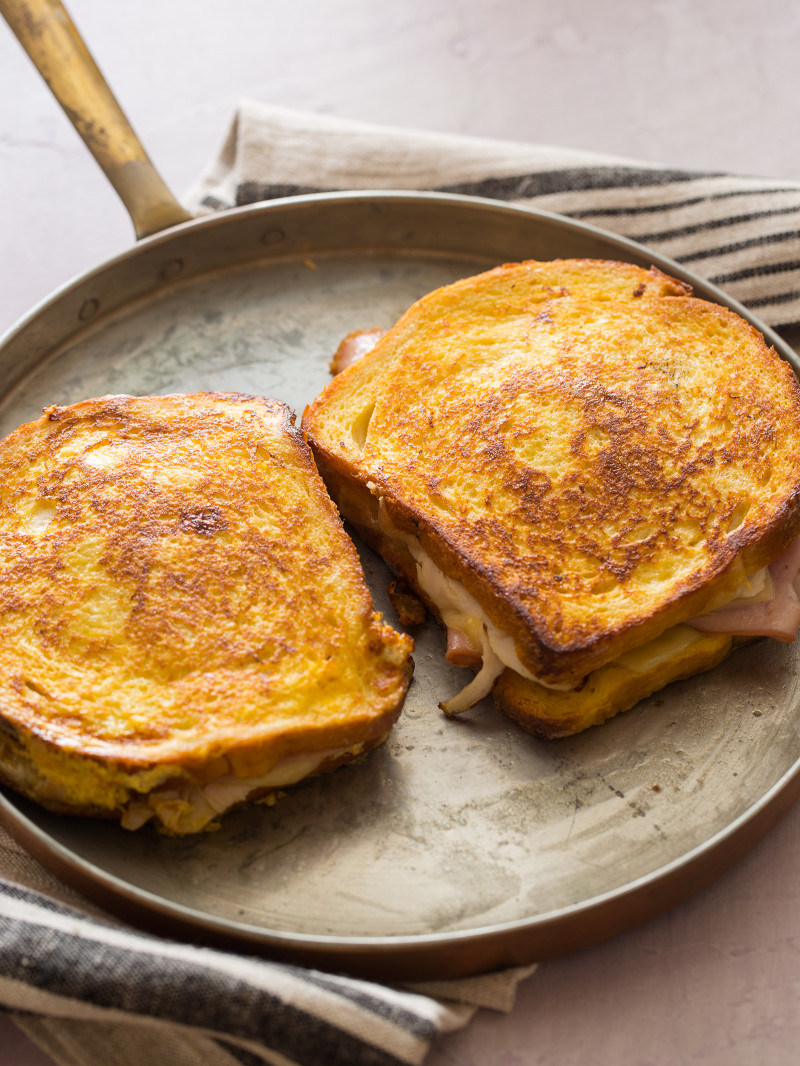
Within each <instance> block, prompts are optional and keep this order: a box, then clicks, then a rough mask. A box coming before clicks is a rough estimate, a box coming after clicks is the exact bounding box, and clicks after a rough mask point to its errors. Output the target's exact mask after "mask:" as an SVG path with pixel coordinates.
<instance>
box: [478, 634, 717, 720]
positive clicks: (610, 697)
mask: <svg viewBox="0 0 800 1066" xmlns="http://www.w3.org/2000/svg"><path fill="white" fill-rule="evenodd" d="M732 648H733V640H732V638H731V637H730V636H728V635H726V634H724V633H706V634H703V635H702V636H698V637H697V640H696V641H695V642H694V643H693V644H692V645H691V646H690V647H689V648H687V649H686V650H685V651H684V652H683V653H682V654H679V655H676V656H675V657H673V658H671V659H669V660H668V661H666V662H663V663H660V664H658V665H657V666H656V667H654V668H653V669H649V670H645V671H642V672H641V673H637V672H636V671H634V670H631V669H628V668H626V667H625V666H623V665H621V664H620V663H608V664H607V665H606V666H601V667H600V669H599V670H595V671H594V673H592V674H590V675H589V677H588V678H587V679H586V683H585V684H584V685H583V686H582V687H581V688H580V689H578V690H577V691H574V692H558V691H555V690H554V689H546V688H543V687H542V685H537V684H536V682H535V681H527V680H526V679H525V678H524V677H520V676H519V674H515V673H514V672H513V670H506V671H504V672H503V674H502V675H501V676H500V677H499V678H498V681H497V684H496V685H495V688H494V692H493V695H494V700H495V703H496V704H497V706H498V707H500V708H501V710H503V711H505V713H506V714H507V715H508V716H509V718H512V719H513V720H514V721H515V722H517V724H518V725H520V726H522V728H523V729H524V730H525V731H526V732H527V733H532V734H533V735H534V736H537V737H542V738H544V739H546V740H554V739H556V738H559V737H569V736H572V735H573V734H575V733H580V732H582V731H583V730H584V729H589V728H590V726H594V725H601V724H602V723H603V722H606V721H608V719H609V718H613V717H614V716H615V715H617V714H620V713H621V712H622V711H627V710H629V709H630V708H631V707H633V706H635V705H636V704H637V703H639V701H640V700H643V699H645V698H646V697H647V696H650V695H652V693H654V692H658V691H660V690H661V689H662V688H664V686H665V685H669V684H671V683H672V682H673V681H681V680H683V679H684V678H687V677H694V675H695V674H699V673H701V672H703V671H704V670H711V669H713V668H714V667H715V666H718V665H719V663H721V662H722V660H723V659H724V658H725V657H726V656H727V655H729V654H730V652H731V650H732Z"/></svg>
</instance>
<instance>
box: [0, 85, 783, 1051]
mask: <svg viewBox="0 0 800 1066" xmlns="http://www.w3.org/2000/svg"><path fill="white" fill-rule="evenodd" d="M358 188H362V189H436V190H440V191H445V192H456V193H463V194H471V195H477V196H483V197H490V198H496V199H499V200H503V201H505V202H509V203H515V204H527V205H533V206H536V207H540V208H543V209H545V210H548V211H554V212H558V213H563V214H566V215H570V216H572V217H573V218H579V219H585V220H587V221H590V222H592V223H593V224H595V225H598V226H601V227H602V228H605V229H608V230H611V231H614V232H616V233H618V234H621V235H623V236H626V237H630V238H633V239H635V240H638V241H640V242H642V243H644V244H647V245H650V246H651V247H653V248H654V249H656V250H657V251H659V252H661V253H663V254H665V255H668V256H671V257H672V258H674V259H676V260H678V261H680V262H681V263H684V264H686V265H687V266H689V267H691V268H692V269H693V270H694V271H696V272H697V273H698V274H701V275H703V276H704V277H706V278H707V279H709V280H710V281H713V282H716V283H717V284H718V285H720V286H722V287H723V288H725V289H727V290H728V291H729V292H730V293H731V295H732V296H734V297H735V298H736V299H738V300H740V301H741V302H742V303H744V304H746V305H747V306H748V307H750V308H751V309H753V310H754V311H755V312H756V313H757V314H758V315H759V316H760V317H761V318H762V319H763V320H764V321H765V322H766V323H768V324H769V325H772V326H775V327H788V326H792V325H796V324H798V323H800V183H793V182H787V181H772V180H769V179H767V178H753V177H737V176H732V175H727V174H721V173H705V172H703V173H699V172H692V171H686V170H675V169H667V168H664V167H659V166H656V165H653V164H649V163H638V162H635V161H631V160H626V159H620V158H616V157H611V156H600V155H597V154H590V153H585V152H580V151H575V150H568V149H559V148H554V147H542V146H533V145H524V144H516V143H513V142H505V141H487V140H483V139H478V138H471V137H461V136H454V135H444V134H439V133H425V132H414V131H405V130H396V129H383V128H379V127H374V126H370V125H366V124H363V123H356V122H347V121H342V120H338V119H332V118H328V117H320V116H317V115H308V114H300V113H295V112H291V111H286V110H284V109H281V108H276V107H268V106H265V105H262V104H258V103H254V102H250V101H245V102H243V103H242V104H241V106H240V107H239V109H238V110H237V113H236V115H235V117H234V120H233V123H232V126H231V129H230V133H229V134H228V136H227V139H226V140H225V143H224V145H223V147H222V150H221V152H220V153H219V156H218V157H217V158H216V159H215V160H214V161H213V162H212V164H211V165H210V166H209V168H208V170H207V171H206V173H205V174H204V175H202V177H201V178H200V179H199V180H198V182H197V183H196V185H195V186H194V187H193V188H192V189H191V190H190V192H189V193H188V194H187V197H186V198H185V199H186V203H187V206H189V208H190V209H191V210H194V211H196V212H198V213H200V212H210V211H218V210H224V209H226V208H229V207H233V206H238V205H242V204H247V203H253V202H256V201H259V200H266V199H274V198H277V197H281V196H286V195H293V194H297V193H305V192H315V191H330V190H337V189H358ZM0 945H1V947H0V1008H4V1009H5V1010H6V1011H7V1012H10V1013H11V1014H12V1016H13V1017H14V1018H15V1020H16V1021H17V1024H19V1025H20V1026H21V1027H22V1028H23V1029H24V1030H25V1032H27V1033H28V1034H29V1035H30V1036H31V1038H32V1039H33V1040H35V1041H36V1042H37V1043H38V1044H40V1046H41V1047H42V1048H44V1049H45V1051H47V1052H48V1054H49V1055H51V1056H52V1057H53V1059H55V1061H56V1062H58V1063H59V1064H61V1066H98V1064H100V1063H103V1064H104V1063H107V1062H113V1063H115V1066H162V1064H163V1066H167V1064H168V1066H241V1064H244V1066H260V1064H262V1063H270V1064H278V1066H287V1064H288V1066H291V1064H293V1063H297V1064H300V1066H304V1064H309V1066H312V1064H313V1066H325V1064H336V1066H338V1064H345V1063H346V1064H347V1066H361V1064H363V1066H399V1064H407V1063H422V1062H423V1061H424V1059H425V1057H426V1054H427V1052H428V1049H429V1047H430V1043H431V1040H432V1039H433V1037H434V1036H435V1035H436V1034H437V1033H445V1032H447V1031H449V1030H452V1029H455V1028H458V1027H460V1026H463V1025H465V1024H466V1023H467V1022H468V1020H469V1018H470V1017H471V1016H472V1014H473V1012H474V1010H475V1009H476V1008H477V1007H478V1006H485V1007H490V1008H493V1009H496V1010H509V1009H511V1006H512V1005H513V999H514V992H515V990H516V988H517V986H518V983H519V981H520V980H522V979H523V978H524V977H525V976H527V975H528V974H530V973H531V972H532V971H533V969H534V967H527V968H522V969H519V970H514V971H508V972H506V973H503V974H494V975H488V976H486V977H484V978H474V979H470V980H466V981H457V982H436V983H433V984H428V985H417V986H416V987H414V988H410V987H407V988H403V989H400V988H390V987H386V986H383V985H378V984H374V983H370V982H366V981H357V980H352V979H349V978H344V977H340V976H337V975H332V974H324V973H319V972H314V971H310V970H304V969H302V968H301V967H297V966H289V965H285V964H280V963H271V962H268V961H265V960H262V959H256V958H251V957H248V956H246V955H243V954H236V953H232V952H223V951H218V950H212V949H208V948H202V947H194V946H189V945H185V944H179V943H175V942H171V941H168V940H164V939H161V938H157V937H153V936H149V935H147V934H143V933H141V932H138V931H136V930H134V929H132V928H130V927H128V926H126V925H124V924H123V923H122V922H119V921H117V920H116V919H114V918H112V917H110V916H109V915H107V914H104V913H103V912H102V911H100V910H99V909H98V908H96V907H94V906H93V905H92V904H89V903H88V902H87V901H86V900H84V899H82V898H81V897H80V896H78V895H77V894H76V893H74V892H73V891H72V890H70V889H68V888H66V887H65V886H63V885H61V884H60V883H59V882H58V881H57V880H56V879H55V878H54V877H52V876H51V875H50V874H48V873H47V872H46V871H45V870H43V869H42V868H41V866H39V864H38V863H36V862H35V861H34V860H33V859H32V858H30V857H29V856H28V855H26V853H25V852H24V851H23V850H22V849H21V848H20V847H19V846H18V845H17V844H16V843H15V842H14V841H13V840H12V839H11V838H10V837H9V836H8V835H7V834H6V833H4V832H3V831H2V830H0Z"/></svg>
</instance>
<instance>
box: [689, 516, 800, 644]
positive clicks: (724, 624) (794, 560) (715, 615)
mask: <svg viewBox="0 0 800 1066" xmlns="http://www.w3.org/2000/svg"><path fill="white" fill-rule="evenodd" d="M769 573H770V577H771V578H772V584H773V587H774V589H775V595H774V596H773V598H772V599H771V600H769V601H767V602H766V603H754V604H751V605H749V606H748V605H746V604H744V605H742V606H741V607H720V608H719V609H718V610H716V611H709V613H708V614H701V615H698V616H697V618H692V619H690V620H689V621H688V622H687V623H686V625H688V626H691V627H692V628H693V629H697V630H699V631H700V632H701V633H730V634H731V636H735V637H772V639H773V640H780V641H782V642H783V643H784V644H791V643H792V642H793V641H794V640H795V639H796V637H797V631H798V629H800V598H798V596H797V592H796V590H795V587H794V586H795V581H796V579H797V576H798V574H799V573H800V537H796V538H795V539H794V540H793V541H792V543H791V544H790V545H789V547H788V548H787V549H786V551H785V552H784V553H783V555H780V556H779V557H778V558H777V559H776V560H775V562H774V563H771V564H770V568H769Z"/></svg>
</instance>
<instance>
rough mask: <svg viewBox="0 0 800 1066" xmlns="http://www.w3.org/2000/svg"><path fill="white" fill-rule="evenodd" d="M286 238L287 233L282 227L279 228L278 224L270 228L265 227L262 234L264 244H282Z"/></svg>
mask: <svg viewBox="0 0 800 1066" xmlns="http://www.w3.org/2000/svg"><path fill="white" fill-rule="evenodd" d="M285 240H286V234H285V233H284V231H283V230H282V229H278V227H277V226H271V227H270V228H269V229H265V230H264V232H263V233H262V234H261V243H262V244H280V243H281V241H285Z"/></svg>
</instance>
